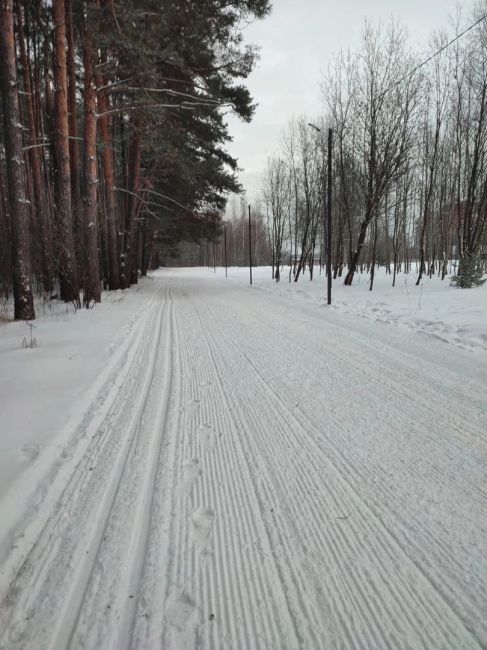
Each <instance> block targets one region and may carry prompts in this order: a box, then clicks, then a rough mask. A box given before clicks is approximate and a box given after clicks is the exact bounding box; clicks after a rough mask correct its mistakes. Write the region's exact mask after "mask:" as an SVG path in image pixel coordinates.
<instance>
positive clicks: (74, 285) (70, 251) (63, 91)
mask: <svg viewBox="0 0 487 650" xmlns="http://www.w3.org/2000/svg"><path fill="white" fill-rule="evenodd" d="M52 11H53V18H54V114H55V120H54V138H55V145H56V182H55V204H56V216H57V227H58V232H57V251H58V262H59V281H60V289H61V298H62V299H63V300H65V301H66V302H74V303H76V304H77V305H78V306H79V305H80V299H79V284H78V274H77V268H76V254H75V247H74V235H73V213H72V205H71V169H70V163H69V126H68V101H67V76H66V75H67V71H66V23H65V20H66V11H65V4H64V0H53V3H52Z"/></svg>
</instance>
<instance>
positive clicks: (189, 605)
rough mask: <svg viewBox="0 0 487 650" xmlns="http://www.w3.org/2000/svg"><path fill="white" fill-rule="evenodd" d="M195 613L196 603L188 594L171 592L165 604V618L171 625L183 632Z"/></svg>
mask: <svg viewBox="0 0 487 650" xmlns="http://www.w3.org/2000/svg"><path fill="white" fill-rule="evenodd" d="M195 614H196V604H195V602H194V600H193V599H192V598H191V596H189V595H188V594H186V593H184V592H181V593H176V594H171V595H170V596H169V598H168V600H167V604H166V619H167V622H168V623H169V625H171V627H175V628H176V629H177V630H179V631H180V632H183V631H184V630H185V628H186V626H187V625H188V623H189V622H190V621H191V618H192V617H194V615H195Z"/></svg>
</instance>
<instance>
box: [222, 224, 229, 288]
mask: <svg viewBox="0 0 487 650" xmlns="http://www.w3.org/2000/svg"><path fill="white" fill-rule="evenodd" d="M223 242H224V249H223V251H224V254H225V277H228V266H227V224H226V223H225V224H223Z"/></svg>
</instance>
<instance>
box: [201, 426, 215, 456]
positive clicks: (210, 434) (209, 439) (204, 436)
mask: <svg viewBox="0 0 487 650" xmlns="http://www.w3.org/2000/svg"><path fill="white" fill-rule="evenodd" d="M198 440H199V443H200V445H201V448H202V449H203V451H209V450H210V449H213V447H214V446H215V444H216V432H215V431H214V430H213V429H212V428H211V427H210V426H208V425H207V424H201V425H200V426H199V427H198Z"/></svg>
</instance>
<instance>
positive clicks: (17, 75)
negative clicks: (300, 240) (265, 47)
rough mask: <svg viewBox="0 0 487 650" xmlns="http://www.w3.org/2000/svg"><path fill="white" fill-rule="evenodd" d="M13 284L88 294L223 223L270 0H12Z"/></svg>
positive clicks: (9, 205)
mask: <svg viewBox="0 0 487 650" xmlns="http://www.w3.org/2000/svg"><path fill="white" fill-rule="evenodd" d="M0 7H1V9H0V48H1V49H0V67H1V69H0V73H1V77H0V79H1V90H2V105H1V107H2V113H3V121H2V126H3V131H2V132H1V133H0V142H1V144H0V294H1V295H2V296H4V297H7V298H8V297H9V296H10V295H11V293H12V292H13V296H14V301H15V318H16V319H32V318H34V317H35V313H34V296H35V295H36V293H37V294H39V295H44V296H45V297H48V298H52V297H57V298H60V299H62V300H64V301H69V302H71V303H73V304H75V305H76V306H81V304H82V303H83V304H84V305H85V306H90V305H93V304H94V303H96V302H98V301H100V294H101V289H102V288H105V289H111V290H113V289H119V288H126V287H129V286H130V285H132V284H133V283H136V282H137V278H138V275H139V273H141V274H142V275H144V274H145V273H146V272H147V269H148V268H150V267H155V266H157V265H158V263H159V259H158V257H159V255H160V252H161V251H164V252H165V253H166V254H168V255H169V254H171V252H173V251H174V250H176V249H177V247H178V244H179V243H180V242H182V241H185V240H186V241H200V240H204V241H206V242H211V241H214V240H216V239H218V238H219V237H220V235H221V221H222V213H223V210H224V206H225V201H226V196H227V195H228V193H229V192H238V191H239V189H240V187H239V184H238V181H237V179H236V175H235V171H236V168H237V161H236V160H235V159H233V158H232V157H231V156H230V155H229V154H228V153H227V151H226V149H225V145H226V143H227V142H228V141H229V139H230V135H229V133H228V129H227V126H226V121H225V115H226V114H227V113H228V112H231V111H233V112H234V113H235V114H237V115H238V116H239V117H240V118H242V119H243V120H250V119H251V117H252V114H253V111H254V109H255V105H254V103H253V99H252V97H251V96H250V93H249V91H248V89H247V88H246V86H245V85H243V84H242V80H244V79H245V78H246V77H247V76H248V74H249V73H250V71H251V70H252V68H253V66H254V64H255V61H256V55H257V52H256V49H255V48H254V47H253V46H251V45H245V44H244V43H243V38H242V30H243V28H244V26H245V25H246V24H248V22H249V21H251V20H254V19H256V18H263V17H264V16H265V15H266V14H267V13H268V12H269V10H270V6H269V3H268V1H267V0H236V1H233V2H226V1H225V2H224V1H222V0H205V1H204V2H193V1H191V0H181V1H180V2H177V3H175V2H171V1H169V0H142V1H141V0H137V2H135V1H133V0H124V1H123V2H117V1H115V0H52V1H47V0H2V1H1V4H0Z"/></svg>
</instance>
